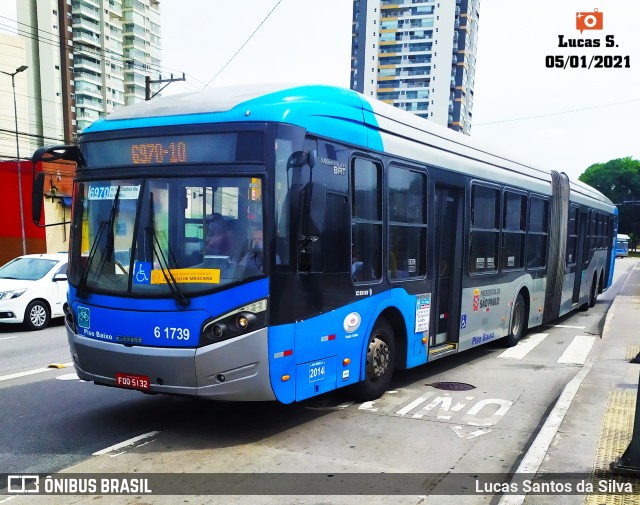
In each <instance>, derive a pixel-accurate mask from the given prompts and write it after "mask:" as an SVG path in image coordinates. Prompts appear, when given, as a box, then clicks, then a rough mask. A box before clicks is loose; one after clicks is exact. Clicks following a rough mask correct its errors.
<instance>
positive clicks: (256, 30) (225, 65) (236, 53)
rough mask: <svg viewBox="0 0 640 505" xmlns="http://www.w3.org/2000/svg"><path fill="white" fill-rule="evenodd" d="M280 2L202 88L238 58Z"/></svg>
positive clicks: (280, 0) (207, 85) (279, 0)
mask: <svg viewBox="0 0 640 505" xmlns="http://www.w3.org/2000/svg"><path fill="white" fill-rule="evenodd" d="M280 2H282V0H278V1H277V2H276V4H275V5H274V6H273V9H271V10H270V11H269V14H267V15H266V16H265V18H264V19H263V20H262V21H261V23H260V24H259V25H258V27H257V28H256V29H255V30H253V33H252V34H251V35H249V38H248V39H247V40H245V41H244V44H242V45H241V46H240V49H238V50H237V51H236V52H235V54H234V55H233V56H232V57H231V58H229V61H227V62H226V63H225V64H224V65H223V66H222V68H221V69H220V70H218V73H217V74H216V75H214V76H213V77H212V78H211V79H210V80H209V82H208V83H207V84H205V85H204V87H205V88H207V87H209V84H211V83H212V82H213V80H214V79H215V78H216V77H218V76H219V75H220V74H221V73H222V71H223V70H224V69H225V68H227V66H228V65H229V63H231V62H232V61H233V59H234V58H235V57H236V56H238V53H239V52H240V51H242V49H243V48H244V46H246V45H247V44H248V43H249V41H250V40H251V39H252V38H253V36H254V35H255V34H256V33H257V32H258V30H259V29H260V27H261V26H262V25H263V24H264V23H265V22H266V21H267V19H269V16H271V14H273V11H275V10H276V8H277V7H278V5H280Z"/></svg>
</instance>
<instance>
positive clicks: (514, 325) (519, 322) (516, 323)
mask: <svg viewBox="0 0 640 505" xmlns="http://www.w3.org/2000/svg"><path fill="white" fill-rule="evenodd" d="M526 313H527V307H526V305H525V303H524V296H522V293H518V297H517V298H516V303H515V304H514V305H513V313H512V314H511V327H510V328H509V334H508V335H507V336H506V337H504V339H503V342H504V345H505V346H506V347H513V346H514V345H516V344H517V343H518V342H519V341H520V339H521V338H522V335H523V334H524V327H525V315H526Z"/></svg>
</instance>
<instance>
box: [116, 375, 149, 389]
mask: <svg viewBox="0 0 640 505" xmlns="http://www.w3.org/2000/svg"><path fill="white" fill-rule="evenodd" d="M116 384H117V385H118V386H122V387H125V388H132V389H143V390H145V391H146V390H148V389H149V377H147V376H146V375H134V374H130V373H120V372H117V373H116Z"/></svg>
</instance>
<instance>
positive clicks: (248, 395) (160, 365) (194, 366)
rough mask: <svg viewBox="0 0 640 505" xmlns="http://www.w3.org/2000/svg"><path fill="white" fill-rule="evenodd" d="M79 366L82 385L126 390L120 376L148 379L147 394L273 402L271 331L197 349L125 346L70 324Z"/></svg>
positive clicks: (76, 367)
mask: <svg viewBox="0 0 640 505" xmlns="http://www.w3.org/2000/svg"><path fill="white" fill-rule="evenodd" d="M66 326H67V338H68V341H69V347H70V350H71V355H72V358H73V363H74V366H75V369H76V372H77V374H78V377H79V378H80V379H82V380H86V381H93V382H95V383H96V384H102V385H106V386H114V387H120V386H118V385H117V384H116V373H122V374H132V375H140V376H146V377H148V378H149V389H148V390H145V391H144V392H146V393H162V394H171V395H183V396H197V397H199V398H204V399H210V400H228V401H270V400H275V399H276V397H275V395H274V393H273V390H272V388H271V382H270V379H269V362H268V347H267V346H268V338H267V332H268V330H267V329H266V328H263V329H260V330H257V331H254V332H252V333H248V334H246V335H242V336H240V337H236V338H234V339H230V340H225V341H223V342H219V343H215V344H210V345H208V346H205V347H200V348H197V349H180V348H167V347H141V346H125V345H123V344H114V343H111V342H104V341H100V340H94V339H91V338H87V337H85V336H82V335H78V334H76V333H74V332H73V330H72V329H71V327H70V326H69V325H68V324H67V325H66Z"/></svg>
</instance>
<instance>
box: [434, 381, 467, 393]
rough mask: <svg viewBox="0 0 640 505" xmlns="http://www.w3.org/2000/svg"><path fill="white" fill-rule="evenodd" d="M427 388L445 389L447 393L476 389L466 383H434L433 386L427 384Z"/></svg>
mask: <svg viewBox="0 0 640 505" xmlns="http://www.w3.org/2000/svg"><path fill="white" fill-rule="evenodd" d="M425 386H431V387H432V388H436V389H444V390H445V391H469V390H470V389H475V388H476V387H475V386H472V385H471V384H465V383H464V382H434V383H433V384H425Z"/></svg>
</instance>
